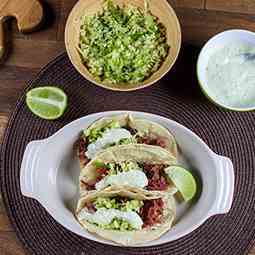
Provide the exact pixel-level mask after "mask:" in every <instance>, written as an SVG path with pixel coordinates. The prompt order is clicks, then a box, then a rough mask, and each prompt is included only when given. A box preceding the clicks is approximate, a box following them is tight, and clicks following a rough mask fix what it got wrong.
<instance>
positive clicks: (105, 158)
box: [80, 144, 177, 194]
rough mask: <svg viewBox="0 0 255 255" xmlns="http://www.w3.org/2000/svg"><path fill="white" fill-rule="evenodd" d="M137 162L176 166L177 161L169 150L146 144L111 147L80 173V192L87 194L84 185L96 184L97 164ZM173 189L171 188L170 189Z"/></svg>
mask: <svg viewBox="0 0 255 255" xmlns="http://www.w3.org/2000/svg"><path fill="white" fill-rule="evenodd" d="M127 160H130V161H135V162H139V163H146V164H164V165H176V164H177V159H176V158H175V157H174V156H173V155H171V154H170V153H169V152H168V151H167V150H165V149H163V148H161V147H158V146H153V145H146V144H130V145H119V146H114V147H110V148H108V149H106V150H104V151H102V152H101V153H99V154H98V155H97V157H96V158H94V159H93V160H92V161H90V162H89V163H88V164H87V165H86V166H85V167H84V168H83V169H82V170H81V173H80V192H81V194H85V193H86V192H87V189H86V186H85V185H84V184H83V182H85V183H91V182H94V181H95V180H96V178H97V171H96V169H97V167H96V166H95V162H98V161H99V162H103V163H105V164H106V163H109V162H114V163H121V162H124V161H127ZM169 188H171V187H169Z"/></svg>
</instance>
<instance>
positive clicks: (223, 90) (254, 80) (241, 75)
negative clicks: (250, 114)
mask: <svg viewBox="0 0 255 255" xmlns="http://www.w3.org/2000/svg"><path fill="white" fill-rule="evenodd" d="M197 76H198V81H199V84H200V86H201V88H202V91H203V92H204V94H205V95H206V96H207V97H208V98H209V99H210V100H211V101H212V102H214V103H215V104H217V105H219V106H221V107H224V108H226V109H229V110H233V111H251V110H255V33H253V32H250V31H246V30H228V31H225V32H222V33H220V34H217V35H216V36H214V37H213V38H211V39H210V40H209V41H208V42H207V43H206V44H205V46H204V47H203V48H202V50H201V52H200V54H199V57H198V62H197Z"/></svg>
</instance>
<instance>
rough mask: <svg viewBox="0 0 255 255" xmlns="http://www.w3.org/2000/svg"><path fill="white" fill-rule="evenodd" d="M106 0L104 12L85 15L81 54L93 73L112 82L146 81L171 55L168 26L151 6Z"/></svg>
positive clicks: (105, 80) (80, 43)
mask: <svg viewBox="0 0 255 255" xmlns="http://www.w3.org/2000/svg"><path fill="white" fill-rule="evenodd" d="M145 3H146V4H145V10H142V9H140V8H137V7H134V6H125V7H123V8H121V7H119V6H116V5H114V4H113V2H112V0H106V1H105V6H104V9H103V11H102V12H99V13H97V14H95V15H93V16H83V17H82V25H81V27H80V41H79V47H78V50H79V53H80V55H81V58H82V61H83V63H84V64H85V65H86V67H87V68H88V70H89V72H90V73H91V74H92V75H93V76H94V77H96V78H97V79H98V80H100V81H104V82H109V83H113V84H114V83H137V82H142V81H144V80H145V79H147V78H148V77H150V76H151V75H152V74H153V73H154V72H156V71H157V70H158V69H159V67H160V66H161V63H162V62H163V61H164V59H165V58H166V56H167V54H168V50H169V46H168V44H167V43H166V33H165V28H164V27H163V25H162V24H161V23H159V22H158V19H157V18H156V17H155V16H153V15H152V14H151V13H150V12H149V11H148V10H147V9H148V7H147V0H145Z"/></svg>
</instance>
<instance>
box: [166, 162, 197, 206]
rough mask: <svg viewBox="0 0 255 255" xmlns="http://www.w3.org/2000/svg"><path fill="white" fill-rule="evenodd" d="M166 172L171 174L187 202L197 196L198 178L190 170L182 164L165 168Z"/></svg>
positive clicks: (170, 176)
mask: <svg viewBox="0 0 255 255" xmlns="http://www.w3.org/2000/svg"><path fill="white" fill-rule="evenodd" d="M165 173H166V174H167V175H168V176H169V178H170V179H171V181H172V182H173V184H174V185H175V186H176V188H177V189H178V191H179V192H180V193H181V195H182V197H183V199H184V200H185V201H186V202H187V201H189V200H191V199H192V198H193V197H194V196H195V194H196V191H197V184H196V180H195V178H194V177H193V175H192V174H191V173H190V172H189V171H188V170H186V169H184V168H182V167H180V166H170V167H168V168H166V169H165Z"/></svg>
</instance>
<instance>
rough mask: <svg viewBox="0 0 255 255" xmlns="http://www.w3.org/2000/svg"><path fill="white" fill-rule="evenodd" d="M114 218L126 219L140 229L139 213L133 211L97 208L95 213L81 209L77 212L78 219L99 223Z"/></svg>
mask: <svg viewBox="0 0 255 255" xmlns="http://www.w3.org/2000/svg"><path fill="white" fill-rule="evenodd" d="M114 218H117V219H122V220H126V221H127V222H128V223H129V224H130V225H131V226H132V227H133V228H135V229H142V225H143V221H142V219H141V217H140V216H139V214H137V213H136V212H133V211H128V212H122V211H120V210H117V209H98V210H97V211H96V212H95V213H89V212H87V211H86V210H85V209H83V210H81V211H80V213H79V214H78V219H79V220H87V221H89V222H91V223H96V224H99V225H107V224H110V223H111V222H112V220H113V219H114Z"/></svg>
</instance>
